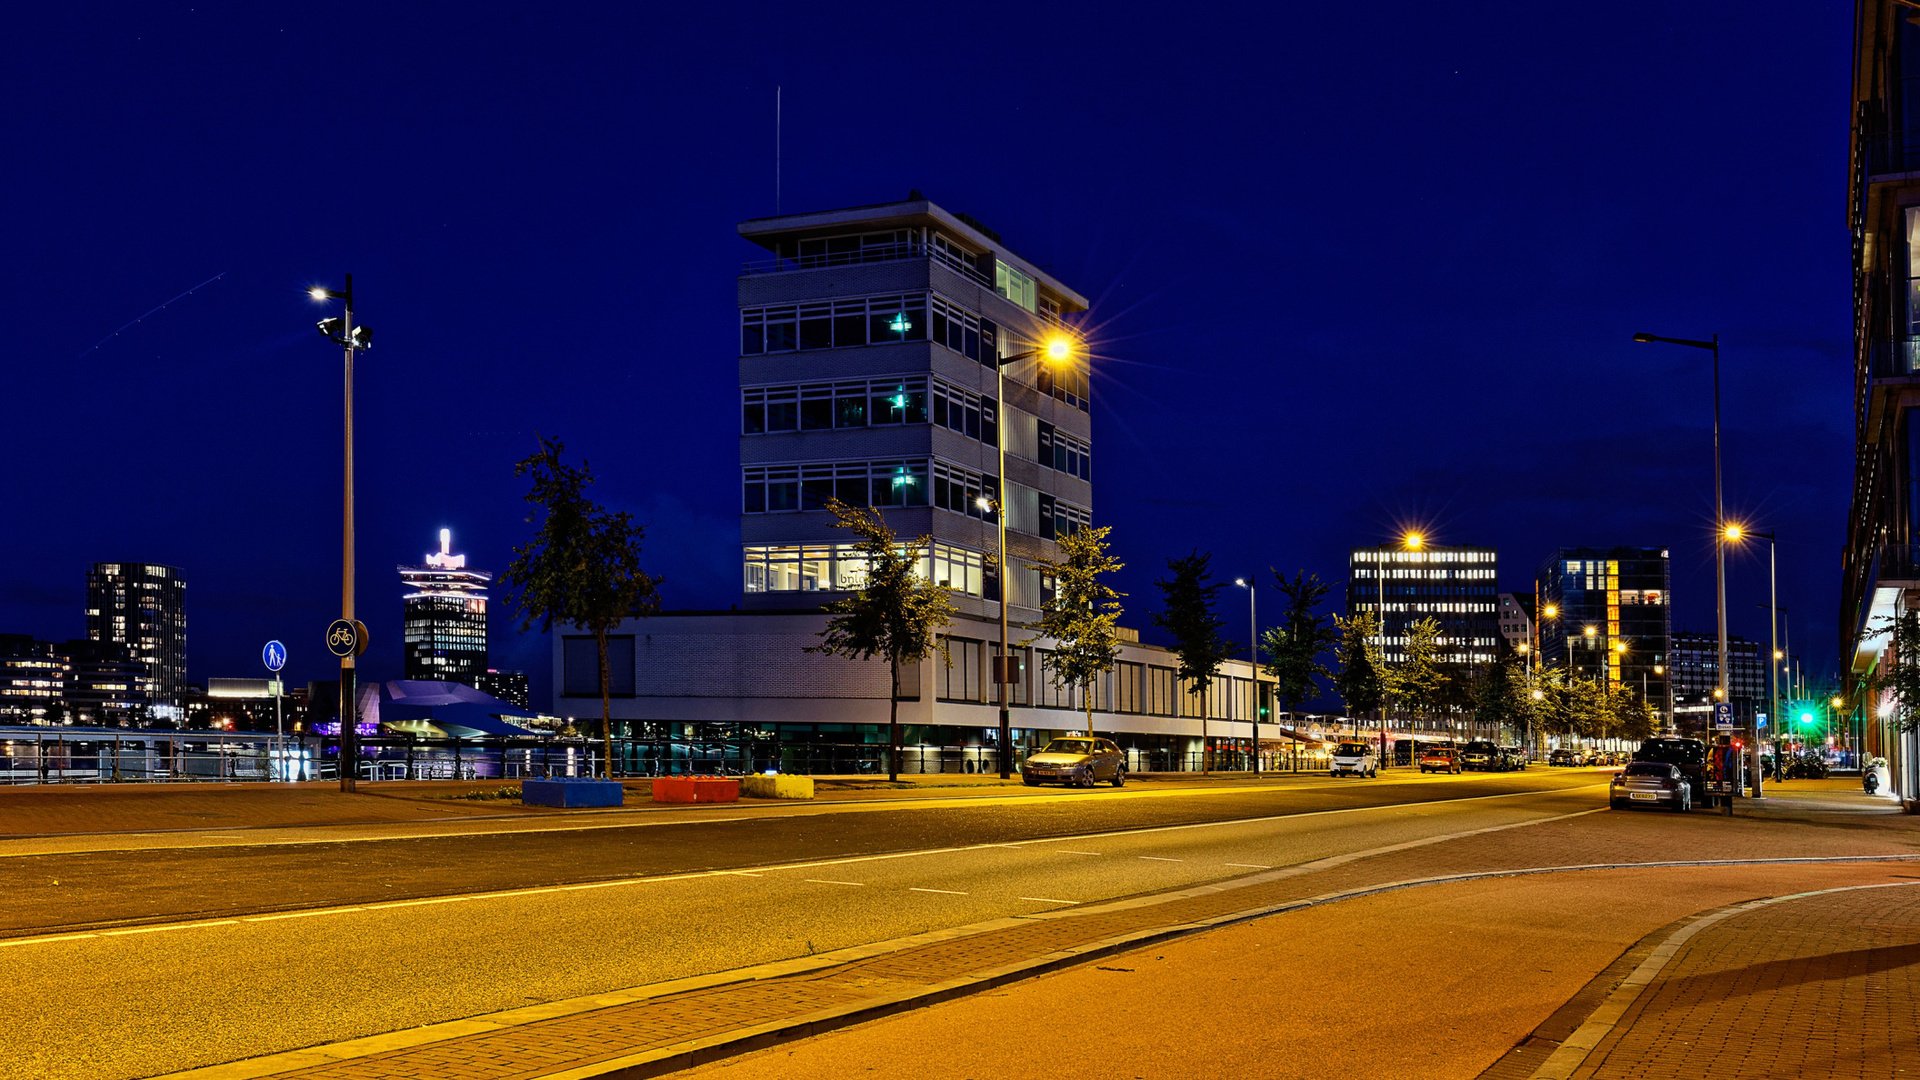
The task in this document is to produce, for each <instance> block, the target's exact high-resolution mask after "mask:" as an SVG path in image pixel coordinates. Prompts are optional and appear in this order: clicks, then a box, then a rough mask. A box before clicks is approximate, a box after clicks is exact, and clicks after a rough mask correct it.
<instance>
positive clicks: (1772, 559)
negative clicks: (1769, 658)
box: [1720, 521, 1783, 799]
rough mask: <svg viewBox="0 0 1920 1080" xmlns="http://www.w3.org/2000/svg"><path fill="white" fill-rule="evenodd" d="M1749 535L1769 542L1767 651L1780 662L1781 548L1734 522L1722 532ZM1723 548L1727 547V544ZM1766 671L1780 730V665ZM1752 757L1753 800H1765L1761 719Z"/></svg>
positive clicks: (1729, 537)
mask: <svg viewBox="0 0 1920 1080" xmlns="http://www.w3.org/2000/svg"><path fill="white" fill-rule="evenodd" d="M1748 536H1751V537H1753V538H1755V539H1757V540H1765V541H1766V542H1767V635H1768V640H1767V648H1768V649H1770V650H1771V651H1772V652H1773V658H1774V659H1775V660H1776V661H1777V660H1779V659H1780V658H1781V656H1782V655H1783V654H1782V653H1781V652H1780V589H1779V584H1778V581H1779V575H1778V573H1777V565H1778V559H1777V558H1776V556H1777V553H1778V549H1779V545H1778V544H1776V543H1775V542H1774V539H1773V534H1772V533H1770V532H1760V531H1758V530H1755V529H1749V528H1746V527H1745V526H1743V525H1741V524H1740V523H1739V522H1735V521H1730V522H1727V524H1726V527H1725V528H1724V529H1722V530H1721V531H1720V537H1721V539H1722V540H1723V541H1725V542H1727V543H1734V544H1737V543H1739V542H1740V541H1741V540H1742V539H1743V538H1745V537H1748ZM1722 546H1723V548H1724V545H1722ZM1720 662H1721V663H1723V664H1724V663H1726V657H1725V656H1724V655H1723V656H1722V657H1721V660H1720ZM1767 669H1768V676H1767V677H1768V680H1769V682H1768V684H1767V685H1768V690H1767V708H1768V709H1769V710H1770V711H1771V712H1772V713H1773V722H1774V724H1775V725H1776V727H1775V730H1776V731H1778V730H1779V728H1778V726H1777V725H1778V724H1779V723H1780V665H1779V664H1778V663H1773V664H1768V665H1767ZM1722 678H1725V676H1722ZM1749 757H1750V759H1751V760H1750V761H1749V764H1748V767H1749V768H1750V769H1751V770H1752V772H1753V797H1754V798H1756V799H1758V798H1762V797H1763V796H1762V795H1761V794H1760V718H1759V717H1754V722H1753V749H1752V751H1751V753H1750V754H1749ZM1774 765H1775V767H1776V768H1777V767H1778V766H1779V759H1778V758H1775V759H1774Z"/></svg>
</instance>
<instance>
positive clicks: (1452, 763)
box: [1420, 746, 1460, 773]
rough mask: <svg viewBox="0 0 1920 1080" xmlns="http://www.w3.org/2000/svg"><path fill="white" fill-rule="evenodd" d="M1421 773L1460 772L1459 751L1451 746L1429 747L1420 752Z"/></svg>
mask: <svg viewBox="0 0 1920 1080" xmlns="http://www.w3.org/2000/svg"><path fill="white" fill-rule="evenodd" d="M1420 771H1421V772H1447V773H1457V772H1459V771H1460V751H1458V750H1456V749H1454V748H1453V747H1451V746H1429V747H1427V748H1426V749H1424V750H1422V751H1420Z"/></svg>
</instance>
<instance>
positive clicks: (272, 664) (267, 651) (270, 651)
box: [260, 641, 287, 671]
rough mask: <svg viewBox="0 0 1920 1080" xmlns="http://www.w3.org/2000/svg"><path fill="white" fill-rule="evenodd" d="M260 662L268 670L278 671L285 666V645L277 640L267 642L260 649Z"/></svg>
mask: <svg viewBox="0 0 1920 1080" xmlns="http://www.w3.org/2000/svg"><path fill="white" fill-rule="evenodd" d="M260 662H261V663H263V664H265V665H267V670H268V671H279V670H280V669H281V668H283V667H286V666H287V647H286V646H285V645H282V644H280V643H279V642H277V641H269V642H267V647H266V648H264V649H261V650H260Z"/></svg>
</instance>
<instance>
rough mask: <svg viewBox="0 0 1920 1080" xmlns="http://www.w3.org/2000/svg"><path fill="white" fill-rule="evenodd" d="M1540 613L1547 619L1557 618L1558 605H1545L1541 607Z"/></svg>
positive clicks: (1558, 612)
mask: <svg viewBox="0 0 1920 1080" xmlns="http://www.w3.org/2000/svg"><path fill="white" fill-rule="evenodd" d="M1540 613H1541V614H1542V615H1545V616H1546V617H1547V618H1549V619H1557V618H1559V617H1560V605H1558V604H1548V605H1547V606H1546V607H1544V608H1542V609H1541V611H1540Z"/></svg>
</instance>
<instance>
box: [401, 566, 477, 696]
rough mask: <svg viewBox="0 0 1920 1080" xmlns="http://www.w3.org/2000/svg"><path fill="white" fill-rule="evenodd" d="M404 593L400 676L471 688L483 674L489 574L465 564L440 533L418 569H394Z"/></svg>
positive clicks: (403, 567) (416, 567)
mask: <svg viewBox="0 0 1920 1080" xmlns="http://www.w3.org/2000/svg"><path fill="white" fill-rule="evenodd" d="M399 571H400V583H401V585H402V586H403V587H404V588H405V590H406V592H405V594H404V596H403V600H402V602H403V603H404V605H405V627H404V629H403V630H402V642H403V644H404V647H405V649H406V677H407V678H409V679H438V680H441V681H445V682H457V683H465V684H466V685H468V686H472V685H474V684H475V682H476V681H477V680H478V679H479V678H480V677H481V676H482V675H485V674H486V673H487V585H488V583H489V582H491V581H492V580H493V575H492V574H490V573H488V572H487V571H485V570H474V569H470V568H468V566H467V557H466V556H465V555H458V554H455V553H454V551H453V532H452V530H450V529H441V530H440V550H439V551H435V552H431V553H429V554H428V555H427V557H426V559H425V561H424V563H423V564H422V565H420V566H402V567H399Z"/></svg>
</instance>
